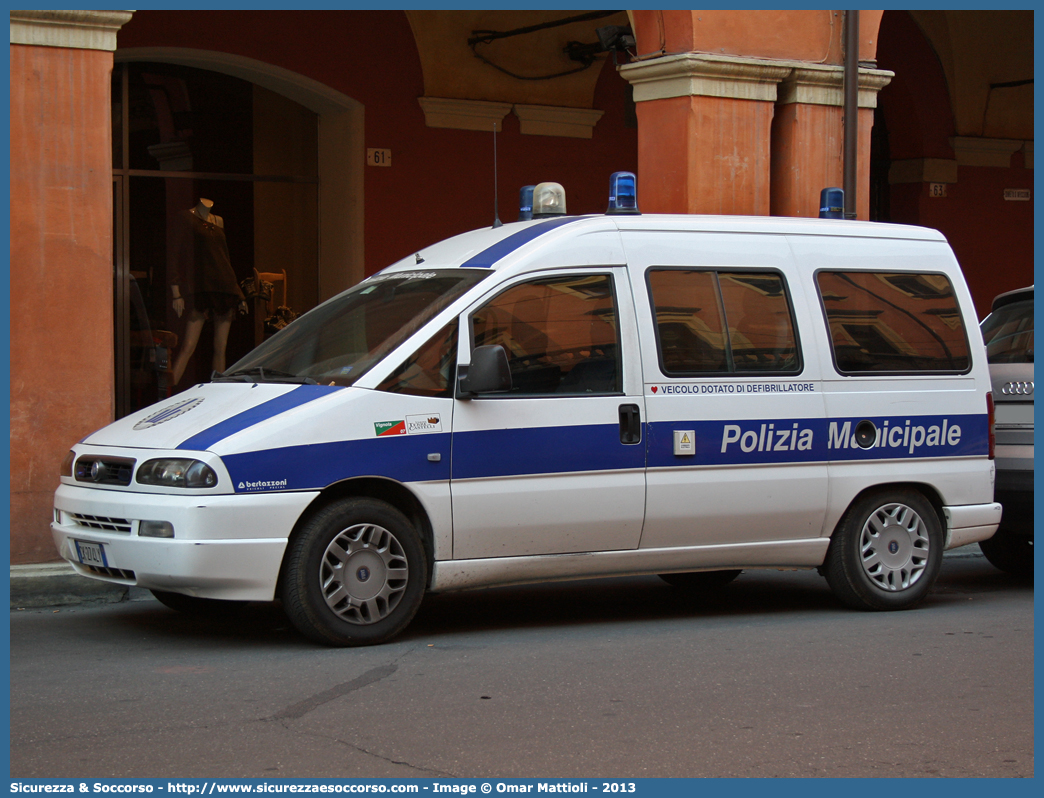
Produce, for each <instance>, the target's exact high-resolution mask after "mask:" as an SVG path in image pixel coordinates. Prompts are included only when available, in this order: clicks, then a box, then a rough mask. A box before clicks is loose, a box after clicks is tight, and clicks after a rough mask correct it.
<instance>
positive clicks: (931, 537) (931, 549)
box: [823, 489, 943, 610]
mask: <svg viewBox="0 0 1044 798" xmlns="http://www.w3.org/2000/svg"><path fill="white" fill-rule="evenodd" d="M942 549H943V537H942V526H941V525H940V523H939V517H938V515H936V513H935V510H934V508H933V507H932V505H931V504H929V503H928V500H927V499H925V498H924V496H923V495H922V494H920V493H918V492H917V491H915V490H909V489H895V490H887V491H878V492H875V493H870V494H867V495H866V496H863V497H862V498H860V499H859V500H858V501H856V502H855V503H854V504H853V505H852V506H851V507H850V508H849V509H848V512H847V513H845V516H844V518H842V519H841V522H840V523H839V524H838V527H837V529H836V530H835V531H834V536H833V538H832V539H831V541H830V548H829V549H828V550H827V556H826V562H825V563H824V568H823V570H824V575H825V576H826V579H827V583H828V584H829V585H830V589H831V590H832V591H833V592H834V595H835V596H837V597H838V599H840V600H841V601H842V602H843V603H845V604H847V605H848V606H850V607H855V608H857V609H865V610H905V609H909V608H910V607H914V606H916V605H917V604H919V603H920V602H921V601H922V600H923V599H924V597H925V596H926V595H927V594H928V591H929V590H930V589H931V587H932V584H933V583H934V582H935V579H936V577H937V576H938V575H939V569H940V567H941V565H942Z"/></svg>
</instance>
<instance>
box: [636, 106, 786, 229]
mask: <svg viewBox="0 0 1044 798" xmlns="http://www.w3.org/2000/svg"><path fill="white" fill-rule="evenodd" d="M772 109H773V105H772V103H769V102H750V101H747V100H736V99H731V98H723V97H672V98H670V99H666V100H656V101H653V102H644V103H639V104H638V108H637V113H638V130H639V147H638V180H639V187H638V196H639V198H640V203H641V208H642V211H643V212H646V213H724V214H754V215H768V212H769V160H770V153H769V128H770V126H771V124H772ZM643 130H646V131H655V134H654V135H652V136H650V137H648V138H645V139H643V135H642V131H643ZM653 138H655V140H656V141H659V142H660V145H659V146H656V145H651V146H642V145H641V142H642V141H643V140H645V141H650V142H651V140H652V139H653Z"/></svg>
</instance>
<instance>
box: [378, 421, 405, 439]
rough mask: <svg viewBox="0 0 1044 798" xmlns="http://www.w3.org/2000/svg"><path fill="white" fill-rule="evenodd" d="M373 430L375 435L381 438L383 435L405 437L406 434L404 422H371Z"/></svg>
mask: <svg viewBox="0 0 1044 798" xmlns="http://www.w3.org/2000/svg"><path fill="white" fill-rule="evenodd" d="M373 430H374V432H376V433H377V437H378V438H381V437H383V436H385V435H405V434H406V420H405V419H403V420H401V421H375V422H373Z"/></svg>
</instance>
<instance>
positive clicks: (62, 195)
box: [10, 45, 113, 563]
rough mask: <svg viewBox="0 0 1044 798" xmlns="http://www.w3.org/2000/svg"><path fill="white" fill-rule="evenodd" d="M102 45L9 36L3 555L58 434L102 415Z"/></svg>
mask: <svg viewBox="0 0 1044 798" xmlns="http://www.w3.org/2000/svg"><path fill="white" fill-rule="evenodd" d="M111 69H112V54H111V53H108V52H102V51H95V50H70V49H63V48H54V47H29V46H22V45H11V161H10V166H11V318H10V325H11V561H12V563H22V562H42V561H46V560H55V559H57V556H58V555H57V552H56V551H55V550H54V544H53V543H52V542H51V539H50V534H49V533H48V523H49V520H50V517H51V503H52V496H53V493H54V489H55V488H56V487H57V486H58V468H59V466H60V465H61V461H62V458H63V457H64V456H65V453H66V452H67V451H68V450H69V445H70V444H71V443H73V442H75V441H77V440H79V439H80V438H82V437H83V436H84V435H85V434H87V433H88V432H90V431H91V430H93V429H96V428H98V427H100V426H102V425H104V424H107V423H108V422H109V421H111V420H112V413H113V356H112V351H113V350H112V334H113V333H112V233H111V230H112V176H111V174H112V163H111V157H112V156H111V143H110V138H111V134H110V119H109V114H110V102H109V78H108V76H109V72H110V71H111Z"/></svg>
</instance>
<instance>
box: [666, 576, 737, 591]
mask: <svg viewBox="0 0 1044 798" xmlns="http://www.w3.org/2000/svg"><path fill="white" fill-rule="evenodd" d="M741 573H743V572H742V571H694V572H691V573H682V574H660V579H662V580H663V581H664V582H666V583H667V584H668V585H670V586H671V587H676V588H678V589H679V590H686V591H689V592H692V593H705V592H710V591H712V590H719V589H721V588H723V587H725V585H727V584H729V582H731V581H732V580H733V579H735V578H736V577H737V576H739V575H740V574H741Z"/></svg>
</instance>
